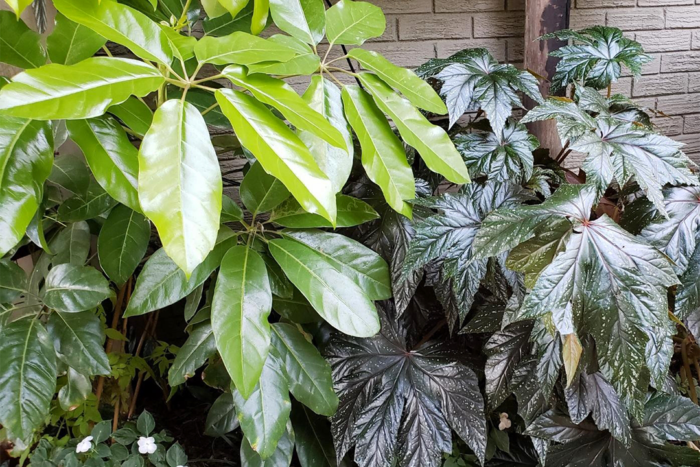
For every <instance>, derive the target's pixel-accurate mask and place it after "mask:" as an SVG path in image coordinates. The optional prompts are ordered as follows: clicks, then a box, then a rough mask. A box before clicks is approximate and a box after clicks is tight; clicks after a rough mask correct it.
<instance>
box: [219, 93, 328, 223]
mask: <svg viewBox="0 0 700 467" xmlns="http://www.w3.org/2000/svg"><path fill="white" fill-rule="evenodd" d="M216 100H217V101H218V102H219V104H220V105H221V109H222V110H223V112H224V114H225V115H226V116H227V117H228V119H229V120H230V121H231V124H232V125H233V128H234V130H235V131H236V134H237V135H238V137H239V139H240V140H241V143H242V144H243V146H245V147H246V148H247V149H248V150H249V151H250V152H252V153H253V155H254V156H255V157H256V158H257V159H258V162H260V164H262V166H263V167H264V168H265V170H266V171H267V172H268V173H269V174H270V175H272V176H274V177H276V178H277V179H279V180H280V181H281V182H282V183H284V185H285V186H286V187H287V189H288V190H289V191H290V192H291V193H292V194H293V195H294V197H295V198H296V199H297V200H298V201H299V202H300V203H301V205H302V206H304V209H306V210H307V211H309V212H313V213H318V214H320V215H321V216H323V217H324V218H326V219H328V220H329V221H331V223H334V222H335V217H336V206H335V194H334V193H333V191H332V187H331V183H330V181H329V180H328V178H327V177H326V176H325V174H323V172H321V170H320V169H319V168H318V165H317V164H316V162H315V161H314V158H313V156H312V155H311V153H310V152H309V150H308V149H307V148H306V146H304V143H302V142H301V140H299V138H298V137H297V136H296V135H295V134H294V133H293V132H292V130H290V129H289V127H287V125H285V124H284V123H283V122H282V121H281V120H279V119H278V118H276V117H275V116H274V115H273V114H272V112H270V111H269V110H268V109H267V108H266V107H265V106H264V105H263V104H261V103H260V102H258V101H257V100H255V99H254V98H252V97H250V96H247V95H245V94H243V93H240V92H237V91H232V90H228V89H227V90H218V91H217V92H216Z"/></svg>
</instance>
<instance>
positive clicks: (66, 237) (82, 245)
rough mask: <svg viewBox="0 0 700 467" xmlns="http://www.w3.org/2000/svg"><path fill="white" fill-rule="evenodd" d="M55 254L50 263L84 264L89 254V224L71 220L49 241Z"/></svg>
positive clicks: (54, 264)
mask: <svg viewBox="0 0 700 467" xmlns="http://www.w3.org/2000/svg"><path fill="white" fill-rule="evenodd" d="M51 248H53V249H54V250H55V256H54V257H53V258H51V264H52V265H53V266H57V265H59V264H66V263H70V264H74V265H76V266H84V265H85V262H86V261H87V259H88V255H89V254H90V226H89V225H88V223H87V222H85V221H78V222H73V223H72V224H70V225H67V226H66V227H65V228H64V229H63V230H61V231H60V232H59V233H58V235H56V238H54V239H53V240H52V241H51Z"/></svg>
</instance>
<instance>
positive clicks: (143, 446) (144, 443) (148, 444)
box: [137, 436, 158, 454]
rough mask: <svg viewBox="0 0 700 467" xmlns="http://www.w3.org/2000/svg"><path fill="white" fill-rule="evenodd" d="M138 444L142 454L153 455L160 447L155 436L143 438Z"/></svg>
mask: <svg viewBox="0 0 700 467" xmlns="http://www.w3.org/2000/svg"><path fill="white" fill-rule="evenodd" d="M137 443H138V445H139V452H140V453H141V454H153V453H154V452H156V449H158V446H156V440H155V439H153V436H149V437H148V438H146V437H144V436H141V437H140V438H139V440H138V441H137Z"/></svg>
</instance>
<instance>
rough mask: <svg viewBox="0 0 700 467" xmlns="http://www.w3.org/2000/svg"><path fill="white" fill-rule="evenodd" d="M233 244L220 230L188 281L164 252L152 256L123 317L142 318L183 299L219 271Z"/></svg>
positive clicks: (232, 237) (231, 234)
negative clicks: (141, 316)
mask: <svg viewBox="0 0 700 467" xmlns="http://www.w3.org/2000/svg"><path fill="white" fill-rule="evenodd" d="M236 241H237V238H236V234H235V233H234V232H233V231H232V230H231V229H229V228H228V227H226V226H221V228H220V230H219V234H218V236H217V238H216V246H214V249H213V250H212V252H211V253H209V255H208V256H207V258H206V259H205V260H204V261H203V262H202V264H200V265H199V266H197V268H196V269H195V270H194V271H193V272H192V276H190V279H189V281H188V280H187V278H186V277H185V273H184V272H182V270H181V269H180V268H179V267H178V266H177V265H176V264H175V263H174V262H173V260H172V259H170V257H169V256H168V255H167V253H166V252H165V250H164V249H162V248H161V249H160V250H158V251H156V252H155V253H153V255H151V257H150V258H149V259H148V261H146V264H145V265H144V267H143V269H142V270H141V272H140V273H139V276H138V279H137V280H136V287H134V293H133V294H132V295H131V299H130V300H129V305H128V306H127V308H126V311H125V312H124V317H125V318H126V317H129V316H138V315H143V314H146V313H148V312H151V311H153V310H158V309H161V308H165V307H166V306H168V305H172V304H173V303H175V302H177V301H178V300H182V299H183V298H185V297H186V296H187V295H189V294H190V293H191V292H192V291H193V290H194V289H196V288H197V287H199V286H200V285H202V283H203V282H204V281H205V280H207V279H208V278H209V276H210V275H211V273H212V272H214V270H215V269H216V268H218V267H219V264H221V258H223V256H224V254H226V252H227V251H228V250H229V248H231V247H232V246H234V245H235V244H236Z"/></svg>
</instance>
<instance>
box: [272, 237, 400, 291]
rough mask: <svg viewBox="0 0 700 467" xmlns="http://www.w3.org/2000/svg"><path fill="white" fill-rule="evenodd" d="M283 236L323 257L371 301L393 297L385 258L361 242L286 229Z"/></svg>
mask: <svg viewBox="0 0 700 467" xmlns="http://www.w3.org/2000/svg"><path fill="white" fill-rule="evenodd" d="M281 233H282V234H283V235H284V236H285V237H286V238H291V239H293V240H295V241H297V242H299V243H303V244H304V245H306V246H308V247H309V248H311V249H312V250H314V251H315V252H316V253H317V254H319V255H321V256H322V257H323V258H324V259H325V260H326V261H327V262H328V263H329V264H330V265H331V266H333V267H334V268H335V269H337V270H338V271H339V272H342V273H343V274H344V275H345V276H347V277H348V278H349V279H350V280H351V281H352V282H354V283H355V284H357V285H358V286H359V287H360V289H361V290H362V291H363V293H364V294H365V295H367V297H369V298H370V299H372V300H386V299H388V298H391V278H390V275H389V266H388V265H387V263H386V261H384V259H383V258H382V257H381V256H379V255H378V254H377V253H375V252H374V251H372V250H370V249H369V248H367V247H366V246H364V245H363V244H361V243H360V242H357V241H355V240H353V239H351V238H349V237H346V236H344V235H340V234H335V233H331V232H324V231H321V230H284V231H282V232H281Z"/></svg>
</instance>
